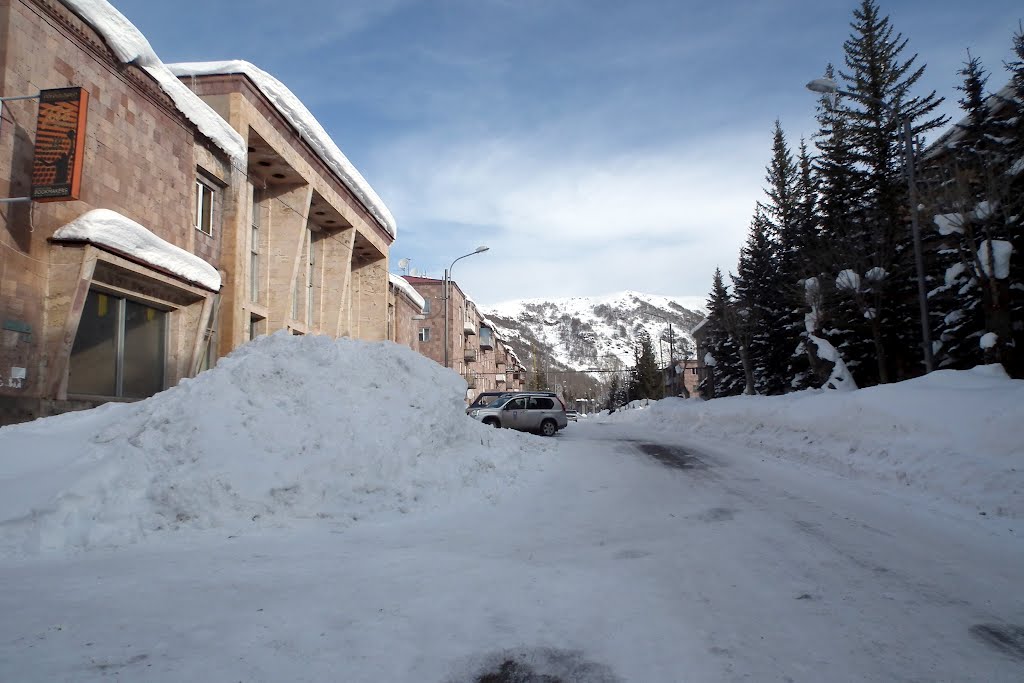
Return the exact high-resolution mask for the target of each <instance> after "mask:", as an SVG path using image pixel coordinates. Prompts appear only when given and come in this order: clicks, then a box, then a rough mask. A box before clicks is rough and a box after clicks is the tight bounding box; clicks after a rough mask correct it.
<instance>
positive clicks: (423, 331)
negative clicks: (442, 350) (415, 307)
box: [420, 327, 430, 342]
mask: <svg viewBox="0 0 1024 683" xmlns="http://www.w3.org/2000/svg"><path fill="white" fill-rule="evenodd" d="M420 341H421V342H428V341H430V328H429V327H421V328H420Z"/></svg>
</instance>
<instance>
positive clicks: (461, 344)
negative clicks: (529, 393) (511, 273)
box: [405, 276, 526, 400]
mask: <svg viewBox="0 0 1024 683" xmlns="http://www.w3.org/2000/svg"><path fill="white" fill-rule="evenodd" d="M405 279H406V281H408V283H409V284H410V285H412V287H413V288H414V289H415V290H416V291H417V292H419V294H420V295H421V296H422V297H423V299H424V302H425V306H424V308H423V313H424V318H423V319H422V320H421V321H419V323H418V327H419V331H418V335H417V336H418V339H419V343H420V348H419V350H420V353H422V354H423V355H425V356H427V357H428V358H432V359H433V360H435V361H437V362H438V363H441V364H442V365H444V364H445V362H446V358H447V363H448V366H449V367H450V368H452V369H453V370H455V371H456V372H458V373H459V374H460V375H462V376H463V377H464V378H465V380H466V385H467V392H466V398H467V400H472V399H473V398H474V397H476V395H477V394H478V393H480V392H481V391H495V390H498V391H500V390H510V391H512V390H520V389H524V388H525V386H526V374H525V371H524V369H523V366H522V364H521V363H520V362H519V359H518V357H516V355H515V353H514V352H513V351H512V349H511V348H509V347H508V346H507V345H506V344H505V343H504V342H503V341H502V340H501V339H500V338H499V336H498V334H497V332H496V330H495V328H494V324H493V323H492V322H491V321H489V320H488V319H487V318H485V317H484V316H483V315H482V314H481V313H480V311H479V309H478V308H477V306H476V304H475V303H474V302H473V300H472V299H470V298H469V297H467V296H466V294H465V293H464V292H463V291H462V289H461V288H460V287H459V285H458V283H457V282H455V281H450V282H449V299H448V344H447V354H446V348H445V315H444V314H445V305H444V303H445V301H444V280H437V279H434V278H427V277H413V276H407V277H406V278H405Z"/></svg>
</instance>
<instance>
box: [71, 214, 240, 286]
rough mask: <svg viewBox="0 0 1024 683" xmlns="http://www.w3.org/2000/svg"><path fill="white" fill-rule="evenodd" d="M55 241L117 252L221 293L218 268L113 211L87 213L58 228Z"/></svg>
mask: <svg viewBox="0 0 1024 683" xmlns="http://www.w3.org/2000/svg"><path fill="white" fill-rule="evenodd" d="M52 239H53V240H54V241H56V242H88V243H90V244H95V245H97V246H100V247H107V248H110V249H114V250H116V251H119V252H121V253H123V254H126V255H128V256H131V257H133V258H136V259H138V260H139V261H142V262H143V263H146V264H148V265H150V266H153V267H156V268H159V269H161V270H164V271H167V272H169V273H172V274H173V275H176V276H178V277H180V278H181V279H183V280H186V281H188V282H192V283H194V284H197V285H199V286H201V287H205V288H206V289H209V290H210V291H213V292H217V291H220V286H221V279H220V273H219V272H217V269H216V268H214V267H213V266H211V265H210V264H209V263H207V262H206V261H204V260H203V259H201V258H199V257H198V256H196V255H195V254H192V253H190V252H188V251H185V250H184V249H182V248H181V247H178V246H175V245H173V244H171V243H170V242H168V241H166V240H164V239H162V238H160V237H157V236H156V235H154V234H153V233H152V232H151V231H150V230H149V229H148V228H146V227H145V226H143V225H141V224H139V223H136V222H135V221H133V220H132V219H130V218H128V217H127V216H122V215H121V214H119V213H117V212H116V211H111V210H110V209H93V210H91V211H87V212H85V213H83V214H82V215H81V216H79V217H78V218H76V219H74V220H73V221H71V222H70V223H67V224H65V225H63V226H61V227H60V228H58V229H57V231H56V232H55V233H53V237H52Z"/></svg>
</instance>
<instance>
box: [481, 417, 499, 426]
mask: <svg viewBox="0 0 1024 683" xmlns="http://www.w3.org/2000/svg"><path fill="white" fill-rule="evenodd" d="M484 424H485V425H490V426H491V427H494V428H495V429H497V428H498V427H500V426H501V423H500V422H498V421H497V420H496V419H495V418H493V417H489V418H487V419H486V420H484Z"/></svg>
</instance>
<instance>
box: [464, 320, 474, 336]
mask: <svg viewBox="0 0 1024 683" xmlns="http://www.w3.org/2000/svg"><path fill="white" fill-rule="evenodd" d="M462 333H463V334H464V335H466V336H467V337H468V336H469V335H471V334H476V325H474V324H473V323H471V322H470V321H468V320H466V321H464V322H463V323H462Z"/></svg>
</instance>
